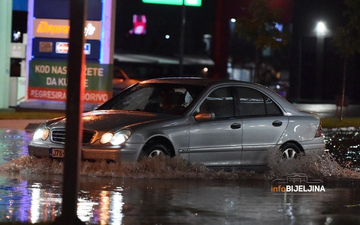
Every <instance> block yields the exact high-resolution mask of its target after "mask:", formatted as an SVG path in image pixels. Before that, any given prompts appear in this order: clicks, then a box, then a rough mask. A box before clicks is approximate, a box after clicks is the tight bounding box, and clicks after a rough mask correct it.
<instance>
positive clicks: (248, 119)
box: [236, 87, 288, 165]
mask: <svg viewBox="0 0 360 225" xmlns="http://www.w3.org/2000/svg"><path fill="white" fill-rule="evenodd" d="M236 93H237V109H238V112H239V115H240V117H241V118H242V129H243V138H242V147H243V148H242V155H241V159H242V160H241V162H242V165H266V164H267V163H268V152H269V150H270V149H272V148H274V146H275V145H276V143H277V142H278V141H279V139H280V137H281V136H282V134H283V132H284V130H285V128H286V126H287V124H288V118H287V117H286V116H284V115H283V112H282V111H281V109H280V108H279V107H278V106H277V105H276V103H275V102H274V101H273V100H272V99H271V98H269V97H268V96H266V95H265V94H263V93H261V92H259V91H258V90H255V89H253V88H249V87H237V88H236Z"/></svg>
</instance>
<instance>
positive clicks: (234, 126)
mask: <svg viewBox="0 0 360 225" xmlns="http://www.w3.org/2000/svg"><path fill="white" fill-rule="evenodd" d="M230 127H231V129H239V128H241V124H240V123H233V124H231V126H230Z"/></svg>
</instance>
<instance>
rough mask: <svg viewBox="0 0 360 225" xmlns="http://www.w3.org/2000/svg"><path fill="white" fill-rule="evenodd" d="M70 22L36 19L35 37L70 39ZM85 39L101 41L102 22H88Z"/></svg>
mask: <svg viewBox="0 0 360 225" xmlns="http://www.w3.org/2000/svg"><path fill="white" fill-rule="evenodd" d="M69 22H70V21H69V20H56V19H34V31H33V32H34V37H44V38H69V32H70V26H69ZM84 33H85V38H86V39H89V40H100V39H101V22H100V21H86V24H85V28H84Z"/></svg>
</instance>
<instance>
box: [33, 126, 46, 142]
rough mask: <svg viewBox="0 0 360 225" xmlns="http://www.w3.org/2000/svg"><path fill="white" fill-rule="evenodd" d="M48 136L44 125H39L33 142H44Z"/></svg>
mask: <svg viewBox="0 0 360 225" xmlns="http://www.w3.org/2000/svg"><path fill="white" fill-rule="evenodd" d="M49 134H50V130H49V129H48V128H46V127H45V124H41V125H40V126H39V127H38V128H36V130H35V132H34V136H33V140H39V139H41V140H43V141H45V140H46V139H47V138H48V137H49Z"/></svg>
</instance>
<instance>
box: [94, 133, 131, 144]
mask: <svg viewBox="0 0 360 225" xmlns="http://www.w3.org/2000/svg"><path fill="white" fill-rule="evenodd" d="M130 135H131V131H130V130H121V131H119V132H116V133H115V134H113V133H109V132H108V133H105V134H103V135H102V136H101V139H100V142H101V144H107V143H111V144H112V145H121V144H122V143H124V142H125V141H127V139H129V137H130Z"/></svg>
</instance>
